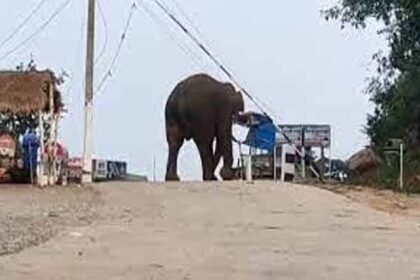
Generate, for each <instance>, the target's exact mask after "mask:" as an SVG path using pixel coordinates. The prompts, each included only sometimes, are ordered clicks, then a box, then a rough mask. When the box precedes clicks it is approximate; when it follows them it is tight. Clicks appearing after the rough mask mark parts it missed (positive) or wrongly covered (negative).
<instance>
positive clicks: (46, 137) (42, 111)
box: [0, 70, 63, 186]
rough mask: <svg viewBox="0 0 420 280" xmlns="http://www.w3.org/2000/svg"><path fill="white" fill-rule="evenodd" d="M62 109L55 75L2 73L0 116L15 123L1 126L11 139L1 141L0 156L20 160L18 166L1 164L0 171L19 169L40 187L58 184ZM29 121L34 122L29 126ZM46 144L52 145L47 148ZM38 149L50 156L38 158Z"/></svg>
mask: <svg viewBox="0 0 420 280" xmlns="http://www.w3.org/2000/svg"><path fill="white" fill-rule="evenodd" d="M62 108H63V104H62V102H61V94H60V92H59V90H58V80H57V78H56V77H55V75H54V73H53V72H51V71H49V70H45V71H35V70H33V71H26V72H25V71H0V116H1V117H2V118H4V117H5V116H8V117H10V116H13V120H14V121H13V122H12V123H10V124H7V125H6V124H4V123H2V125H3V127H2V130H5V132H4V135H9V136H4V138H0V140H1V139H3V142H4V143H3V144H4V145H3V144H2V141H0V150H1V151H0V153H1V154H5V155H7V156H9V158H15V159H16V158H20V161H19V160H17V161H16V162H17V163H19V164H17V163H16V164H10V160H9V161H8V162H9V165H7V164H5V163H4V162H1V164H0V165H1V166H0V170H8V169H11V168H12V167H19V169H21V171H22V172H23V171H26V173H29V174H30V175H29V176H30V178H31V180H30V181H31V182H35V181H34V180H36V182H37V183H38V184H39V185H41V186H45V185H53V184H56V183H57V182H58V180H59V170H58V168H57V162H58V157H57V152H58V149H57V148H58V144H57V129H58V122H59V118H60V114H61V112H62ZM29 121H32V122H31V123H30V124H28V123H26V122H29ZM22 130H24V131H22ZM46 132H47V133H46ZM20 138H23V141H22V148H23V151H24V152H25V153H24V154H23V155H19V154H17V153H16V151H17V150H20V148H19V149H17V147H20V144H19V140H20ZM11 142H14V144H11ZM47 142H48V143H51V144H50V145H45V144H46V143H47ZM38 146H39V148H40V150H41V151H46V152H45V153H44V152H42V153H39V154H40V155H43V154H47V155H48V156H41V157H40V158H38ZM1 147H3V148H1ZM45 148H47V150H45ZM6 150H7V151H6ZM13 150H14V154H13ZM35 158H38V159H37V160H35ZM22 159H24V162H25V164H23V161H22ZM6 163H7V161H6ZM34 165H36V166H34ZM0 173H1V172H0ZM5 173H7V172H5ZM23 173H24V172H23ZM34 173H35V174H34Z"/></svg>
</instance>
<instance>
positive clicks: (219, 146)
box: [165, 74, 244, 181]
mask: <svg viewBox="0 0 420 280" xmlns="http://www.w3.org/2000/svg"><path fill="white" fill-rule="evenodd" d="M243 111H244V100H243V97H242V94H241V92H239V91H237V90H236V89H235V87H234V86H233V85H232V84H231V83H224V82H220V81H218V80H216V79H214V78H213V77H211V76H209V75H207V74H196V75H193V76H190V77H188V78H186V79H184V80H183V81H181V82H180V83H179V84H178V85H177V86H176V87H175V88H174V90H173V91H172V93H171V94H170V96H169V98H168V100H167V103H166V108H165V122H166V138H167V142H168V148H169V153H168V162H167V169H166V181H179V180H180V179H179V176H178V174H177V161H178V154H179V150H180V149H181V147H182V145H183V143H184V141H189V140H191V139H192V140H193V141H194V142H195V144H196V146H197V148H198V151H199V153H200V158H201V164H202V170H203V180H204V181H212V180H216V177H215V174H214V173H215V169H216V167H217V165H218V163H219V160H220V159H221V158H223V168H222V170H221V174H220V175H221V177H222V178H223V179H224V180H231V179H232V178H233V172H232V165H233V154H232V141H231V139H232V125H233V120H234V118H235V117H237V116H239V115H240V114H241V112H243ZM215 141H216V152H214V151H213V144H214V142H215Z"/></svg>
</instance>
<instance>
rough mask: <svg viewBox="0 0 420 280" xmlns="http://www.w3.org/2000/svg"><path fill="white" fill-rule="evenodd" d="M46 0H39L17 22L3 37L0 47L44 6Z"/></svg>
mask: <svg viewBox="0 0 420 280" xmlns="http://www.w3.org/2000/svg"><path fill="white" fill-rule="evenodd" d="M47 1H48V0H41V1H39V3H38V4H37V5H36V6H35V7H34V8H33V9H32V10H31V11H30V12H29V14H28V15H27V16H26V17H25V18H24V19H23V20H22V22H21V23H20V24H18V25H17V26H16V27H15V28H14V29H13V30H12V31H11V32H10V33H9V35H8V36H6V38H4V39H3V40H2V41H1V42H0V49H1V48H3V47H4V46H5V45H6V44H7V43H9V42H10V41H11V40H12V39H13V38H14V37H15V36H16V35H17V34H18V33H19V32H20V31H21V30H22V28H23V27H25V25H27V24H28V23H29V21H30V20H31V19H32V18H33V17H34V16H35V15H36V14H37V13H38V11H39V10H40V9H41V8H42V6H44V4H45V3H46V2H47Z"/></svg>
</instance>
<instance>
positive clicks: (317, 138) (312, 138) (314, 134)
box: [304, 125, 331, 148]
mask: <svg viewBox="0 0 420 280" xmlns="http://www.w3.org/2000/svg"><path fill="white" fill-rule="evenodd" d="M304 136H305V138H304V143H305V146H306V147H324V148H328V147H330V146H331V126H329V125H306V126H305V127H304Z"/></svg>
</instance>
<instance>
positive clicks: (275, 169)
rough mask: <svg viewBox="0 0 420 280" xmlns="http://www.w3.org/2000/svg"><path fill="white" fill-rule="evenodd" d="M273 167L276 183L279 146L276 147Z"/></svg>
mask: <svg viewBox="0 0 420 280" xmlns="http://www.w3.org/2000/svg"><path fill="white" fill-rule="evenodd" d="M273 165H274V182H276V181H277V145H274V159H273Z"/></svg>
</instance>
